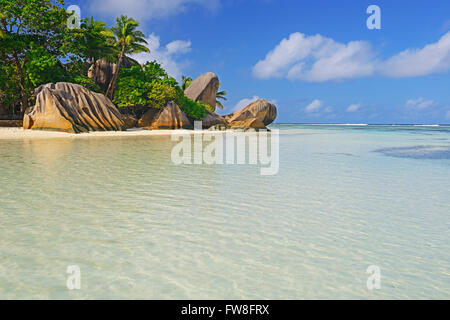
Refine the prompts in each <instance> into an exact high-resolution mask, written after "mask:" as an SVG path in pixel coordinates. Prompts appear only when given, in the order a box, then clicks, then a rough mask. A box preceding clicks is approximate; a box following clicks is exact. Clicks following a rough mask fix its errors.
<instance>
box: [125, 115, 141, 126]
mask: <svg viewBox="0 0 450 320" xmlns="http://www.w3.org/2000/svg"><path fill="white" fill-rule="evenodd" d="M122 121H123V123H124V125H125V128H127V129H131V128H136V127H137V123H138V120H137V119H136V118H135V117H133V116H132V115H122Z"/></svg>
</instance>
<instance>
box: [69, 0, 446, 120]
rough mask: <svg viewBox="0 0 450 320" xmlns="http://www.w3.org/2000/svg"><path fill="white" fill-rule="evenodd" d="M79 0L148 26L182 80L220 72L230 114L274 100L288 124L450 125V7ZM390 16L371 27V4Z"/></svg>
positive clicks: (152, 41)
mask: <svg viewBox="0 0 450 320" xmlns="http://www.w3.org/2000/svg"><path fill="white" fill-rule="evenodd" d="M432 3H433V5H430V2H429V1H425V0H396V1H392V0H377V1H373V0H372V1H365V0H340V1H326V0H315V1H306V0H126V1H123V0H72V1H67V2H66V5H67V6H69V5H73V4H75V5H78V6H80V8H81V15H82V17H86V16H91V15H93V16H94V17H95V18H97V19H101V20H104V21H106V22H107V23H108V24H112V23H113V22H114V19H115V17H116V16H119V15H121V14H127V15H129V16H132V17H134V18H136V19H137V20H139V21H140V22H141V29H142V30H143V31H144V33H145V34H146V36H147V38H148V42H149V47H150V49H151V53H150V54H142V55H139V56H137V57H136V58H137V59H138V60H139V61H141V62H145V61H147V60H154V59H156V60H158V61H159V62H160V63H162V64H163V66H164V67H165V68H166V69H167V70H168V71H169V72H170V74H172V75H173V76H174V77H176V78H177V79H179V78H181V75H182V74H184V75H188V76H191V77H193V78H195V77H196V76H198V75H200V74H202V73H205V72H208V71H212V72H215V73H217V74H218V75H219V78H220V82H221V84H222V89H224V90H226V91H227V92H228V98H229V100H228V101H227V102H225V103H224V105H225V110H224V111H223V112H222V113H227V112H231V111H233V110H235V109H236V108H239V107H243V106H245V105H246V104H248V103H249V102H251V101H253V100H255V99H258V98H265V99H267V100H270V101H272V102H274V103H276V105H277V107H278V110H279V117H278V122H300V123H430V124H435V123H450V2H449V1H448V0H435V1H433V2H432ZM372 4H376V5H378V6H379V7H380V9H381V29H380V30H370V29H368V28H367V25H366V20H367V18H368V17H369V16H370V14H367V13H366V10H367V8H368V7H369V5H372Z"/></svg>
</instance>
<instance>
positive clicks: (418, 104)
mask: <svg viewBox="0 0 450 320" xmlns="http://www.w3.org/2000/svg"><path fill="white" fill-rule="evenodd" d="M436 105H437V103H436V101H434V100H425V99H423V98H419V99H416V100H413V99H411V100H408V101H406V107H407V108H409V109H413V110H417V111H420V110H424V109H428V108H430V107H433V106H436Z"/></svg>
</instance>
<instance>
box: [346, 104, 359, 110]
mask: <svg viewBox="0 0 450 320" xmlns="http://www.w3.org/2000/svg"><path fill="white" fill-rule="evenodd" d="M360 108H361V104H359V103H353V104H351V105H349V106H348V108H347V112H356V111H358V110H359V109H360Z"/></svg>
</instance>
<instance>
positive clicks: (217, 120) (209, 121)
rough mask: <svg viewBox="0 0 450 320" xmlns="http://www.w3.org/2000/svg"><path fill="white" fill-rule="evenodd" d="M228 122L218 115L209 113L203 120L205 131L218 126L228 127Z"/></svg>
mask: <svg viewBox="0 0 450 320" xmlns="http://www.w3.org/2000/svg"><path fill="white" fill-rule="evenodd" d="M226 124H227V121H226V120H225V118H224V117H222V116H220V115H218V114H217V113H215V112H212V113H208V114H207V115H206V116H205V118H204V119H203V120H202V126H203V129H208V128H211V127H213V126H217V125H226Z"/></svg>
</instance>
